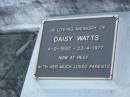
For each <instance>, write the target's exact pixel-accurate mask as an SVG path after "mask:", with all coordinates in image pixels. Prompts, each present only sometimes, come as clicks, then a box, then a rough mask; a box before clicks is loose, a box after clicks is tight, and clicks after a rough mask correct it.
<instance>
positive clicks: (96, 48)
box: [35, 15, 119, 79]
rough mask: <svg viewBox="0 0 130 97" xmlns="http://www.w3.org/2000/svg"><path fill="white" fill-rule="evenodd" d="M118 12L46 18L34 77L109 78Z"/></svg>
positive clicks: (112, 61) (110, 76)
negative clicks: (103, 14)
mask: <svg viewBox="0 0 130 97" xmlns="http://www.w3.org/2000/svg"><path fill="white" fill-rule="evenodd" d="M118 20H119V18H118V16H112V15H110V16H109V15H108V16H97V17H96V16H92V17H91V16H87V17H85V16H82V17H71V18H70V17H64V18H62V17H61V18H48V19H47V20H45V21H44V23H43V27H42V37H41V43H40V48H39V55H38V60H37V67H36V73H35V77H36V78H44V79H112V75H113V67H114V57H115V47H116V36H117V25H118Z"/></svg>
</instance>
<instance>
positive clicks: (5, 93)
mask: <svg viewBox="0 0 130 97" xmlns="http://www.w3.org/2000/svg"><path fill="white" fill-rule="evenodd" d="M30 36H31V35H4V36H0V97H19V95H20V93H21V89H22V86H23V82H24V79H25V75H26V71H27V68H28V64H29V60H30V57H31V54H32V50H33V46H34V44H35V39H34V40H32V41H31V43H30V44H29V45H28V47H27V48H26V49H25V51H23V53H21V55H19V56H16V51H17V49H19V48H21V47H22V46H23V45H24V44H25V43H26V42H27V41H28V40H29V39H30Z"/></svg>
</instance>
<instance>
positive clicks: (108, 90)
mask: <svg viewBox="0 0 130 97" xmlns="http://www.w3.org/2000/svg"><path fill="white" fill-rule="evenodd" d="M91 15H119V30H118V35H117V44H116V55H115V64H114V77H113V80H36V79H35V77H34V72H35V68H36V64H37V58H38V50H39V46H40V40H41V35H42V33H41V32H40V33H39V35H38V38H37V41H36V45H35V48H34V51H33V54H32V58H31V61H30V64H29V68H28V72H27V75H26V79H25V82H24V86H23V89H22V92H21V97H129V96H130V92H129V91H130V77H129V76H130V62H129V61H130V12H129V11H128V12H114V13H102V14H91ZM41 30H42V29H41Z"/></svg>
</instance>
